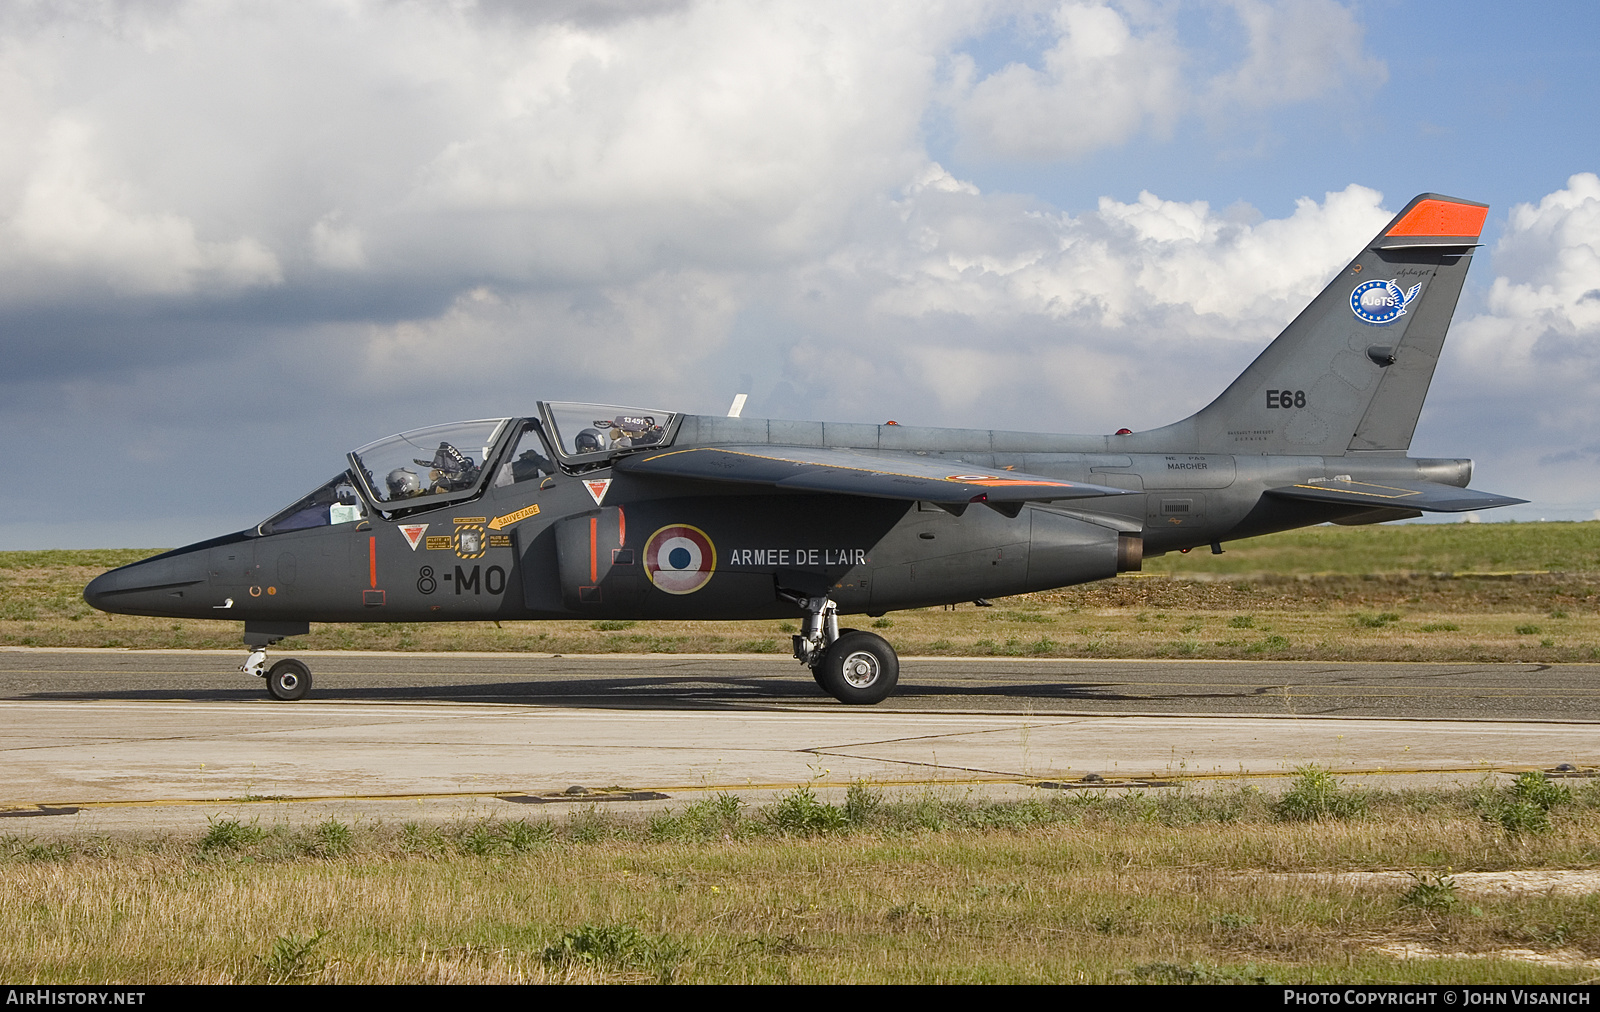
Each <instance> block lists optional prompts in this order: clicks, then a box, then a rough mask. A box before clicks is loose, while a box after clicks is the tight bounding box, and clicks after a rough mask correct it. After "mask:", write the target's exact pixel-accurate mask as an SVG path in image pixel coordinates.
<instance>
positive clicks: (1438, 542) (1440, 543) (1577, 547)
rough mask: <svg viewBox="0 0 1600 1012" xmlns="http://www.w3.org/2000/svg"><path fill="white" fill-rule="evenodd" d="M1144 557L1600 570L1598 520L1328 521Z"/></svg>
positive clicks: (1328, 569) (1297, 571)
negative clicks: (1213, 547)
mask: <svg viewBox="0 0 1600 1012" xmlns="http://www.w3.org/2000/svg"><path fill="white" fill-rule="evenodd" d="M1223 549H1224V551H1223V553H1222V554H1221V555H1212V554H1211V552H1210V551H1209V550H1207V549H1205V548H1198V549H1196V550H1195V551H1193V552H1190V553H1189V554H1188V555H1181V554H1179V553H1177V552H1169V553H1168V554H1166V555H1162V556H1159V557H1157V558H1151V559H1146V560H1145V563H1144V569H1145V571H1146V572H1153V573H1172V574H1183V575H1193V574H1229V575H1238V574H1247V573H1277V574H1281V575H1297V576H1298V575H1309V574H1314V573H1344V574H1347V575H1362V574H1367V573H1482V572H1491V573H1498V572H1545V571H1548V572H1560V573H1587V572H1595V571H1600V521H1595V520H1587V521H1583V522H1581V523H1530V524H1521V523H1486V524H1390V525H1382V524H1380V525H1373V526H1366V527H1338V526H1322V527H1307V528H1304V529H1302V530H1298V531H1284V532H1283V533H1280V534H1269V535H1267V536H1265V537H1260V538H1248V539H1246V540H1243V541H1231V542H1228V543H1226V544H1224V545H1223Z"/></svg>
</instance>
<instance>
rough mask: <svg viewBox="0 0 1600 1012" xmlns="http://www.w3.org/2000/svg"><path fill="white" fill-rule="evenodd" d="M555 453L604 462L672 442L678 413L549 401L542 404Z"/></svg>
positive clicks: (659, 409) (569, 457) (572, 457)
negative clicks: (626, 453)
mask: <svg viewBox="0 0 1600 1012" xmlns="http://www.w3.org/2000/svg"><path fill="white" fill-rule="evenodd" d="M540 407H541V408H542V409H543V410H544V417H545V421H546V422H547V423H548V424H549V428H550V432H551V434H552V436H553V437H554V440H555V443H556V449H557V451H558V452H559V453H560V454H561V455H562V456H563V457H566V458H568V459H569V460H573V459H576V460H589V459H604V458H605V457H608V456H611V455H613V454H617V453H621V452H625V451H628V450H639V449H644V448H646V447H653V446H665V445H667V444H668V443H670V442H672V434H673V422H674V421H676V419H677V417H678V416H677V413H676V412H673V411H666V410H663V409H661V408H633V407H626V406H623V405H619V404H585V403H580V402H576V401H550V402H547V403H544V404H541V405H540Z"/></svg>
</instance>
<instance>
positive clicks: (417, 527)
mask: <svg viewBox="0 0 1600 1012" xmlns="http://www.w3.org/2000/svg"><path fill="white" fill-rule="evenodd" d="M427 532H428V525H427V524H401V525H400V533H401V534H404V535H405V536H406V544H408V545H410V546H411V550H412V551H413V552H414V551H416V550H417V545H419V544H421V543H422V536H423V535H424V534H426V533H427Z"/></svg>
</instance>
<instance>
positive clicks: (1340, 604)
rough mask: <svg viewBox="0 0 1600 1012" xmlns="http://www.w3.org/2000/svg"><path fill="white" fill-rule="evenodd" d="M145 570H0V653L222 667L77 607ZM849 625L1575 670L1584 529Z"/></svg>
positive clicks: (89, 555)
mask: <svg viewBox="0 0 1600 1012" xmlns="http://www.w3.org/2000/svg"><path fill="white" fill-rule="evenodd" d="M148 554H150V553H148V552H140V551H94V552H8V553H0V645H10V646H73V647H130V648H144V649H149V648H202V647H209V648H220V649H230V650H231V649H237V648H238V645H239V623H237V622H220V621H216V622H213V621H175V620H169V619H147V618H136V617H131V616H113V615H105V614H102V613H100V612H97V611H94V610H93V609H91V608H89V607H88V605H86V604H84V602H83V599H82V597H81V593H82V589H83V586H84V584H86V583H88V581H89V580H90V579H92V578H93V577H95V576H97V575H99V574H100V573H102V572H104V571H105V570H106V569H108V568H111V567H112V566H117V565H123V564H126V563H128V562H132V561H135V560H137V559H139V558H143V557H145V556H146V555H148ZM1490 570H1496V571H1500V570H1514V571H1515V572H1487V571H1490ZM1543 570H1550V571H1543ZM847 624H849V625H855V626H860V627H863V628H875V629H877V630H879V631H881V632H884V634H885V635H886V636H888V637H889V638H890V639H892V640H893V642H894V643H895V644H896V647H897V648H898V649H899V650H900V652H901V653H902V654H906V655H945V656H973V655H976V656H1021V657H1029V656H1033V657H1197V658H1270V659H1305V660H1364V661H1381V660H1395V661H1478V662H1483V661H1529V662H1545V663H1554V662H1562V661H1566V662H1573V661H1593V660H1597V659H1600V523H1551V524H1454V525H1409V526H1400V527H1378V528H1339V527H1315V528H1309V529H1307V530H1302V531H1292V532H1287V533H1284V534H1277V535H1272V536H1270V537H1265V538H1254V539H1250V540H1247V541H1241V542H1235V543H1232V544H1230V545H1229V547H1228V551H1227V552H1225V553H1224V554H1222V555H1210V554H1208V553H1204V552H1195V553H1191V554H1189V555H1178V554H1169V555H1166V556H1163V557H1161V558H1158V559H1152V560H1150V561H1149V563H1148V564H1147V566H1146V572H1145V573H1144V574H1140V575H1138V576H1124V577H1121V578H1118V579H1115V580H1107V581H1103V582H1101V583H1097V584H1089V585H1086V586H1083V587H1074V588H1069V589H1067V590H1062V591H1054V592H1050V593H1045V594H1029V595H1024V596H1021V597H1014V598H1005V599H1001V600H999V601H996V602H995V607H992V608H977V607H974V606H972V605H970V604H968V605H961V606H959V607H958V608H956V609H954V610H945V609H939V608H932V609H921V610H917V611H906V612H896V613H894V614H892V615H889V616H885V617H884V618H882V619H878V620H873V619H871V618H867V617H865V616H858V617H852V618H850V619H847ZM795 628H796V623H795V622H772V621H765V622H638V623H635V622H621V621H606V622H590V621H569V622H518V623H510V624H507V625H505V626H504V627H503V628H502V627H498V626H496V625H495V624H493V623H489V622H468V623H432V624H422V623H399V624H385V623H363V624H356V625H317V626H315V627H314V628H313V630H312V633H311V635H310V636H306V637H300V638H298V639H296V640H292V641H289V642H287V643H285V645H284V646H283V647H282V648H281V649H284V650H319V649H321V650H329V649H331V650H341V649H344V650H412V651H415V650H442V651H454V650H487V651H526V652H535V653H787V652H788V649H789V635H790V633H792V632H794V631H795ZM889 630H892V631H889Z"/></svg>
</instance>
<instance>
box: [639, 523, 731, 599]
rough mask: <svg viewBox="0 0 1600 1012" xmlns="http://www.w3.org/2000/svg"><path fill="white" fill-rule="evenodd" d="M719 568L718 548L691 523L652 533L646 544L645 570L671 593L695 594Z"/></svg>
mask: <svg viewBox="0 0 1600 1012" xmlns="http://www.w3.org/2000/svg"><path fill="white" fill-rule="evenodd" d="M716 568H717V548H716V546H715V545H713V544H712V543H711V539H710V538H708V537H706V532H705V531H702V530H701V529H700V528H698V527H690V526H689V525H688V524H672V525H670V526H667V527H663V528H661V529H660V530H659V531H656V532H655V533H654V534H652V535H650V540H649V541H646V542H645V544H644V571H645V575H646V576H648V577H649V578H650V582H651V583H653V584H655V585H656V586H657V587H659V588H661V589H662V590H664V591H666V592H667V593H669V594H693V593H694V592H695V591H697V590H699V589H700V588H701V587H704V586H705V585H706V583H707V581H709V580H710V579H711V574H712V573H713V572H715V571H716Z"/></svg>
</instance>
